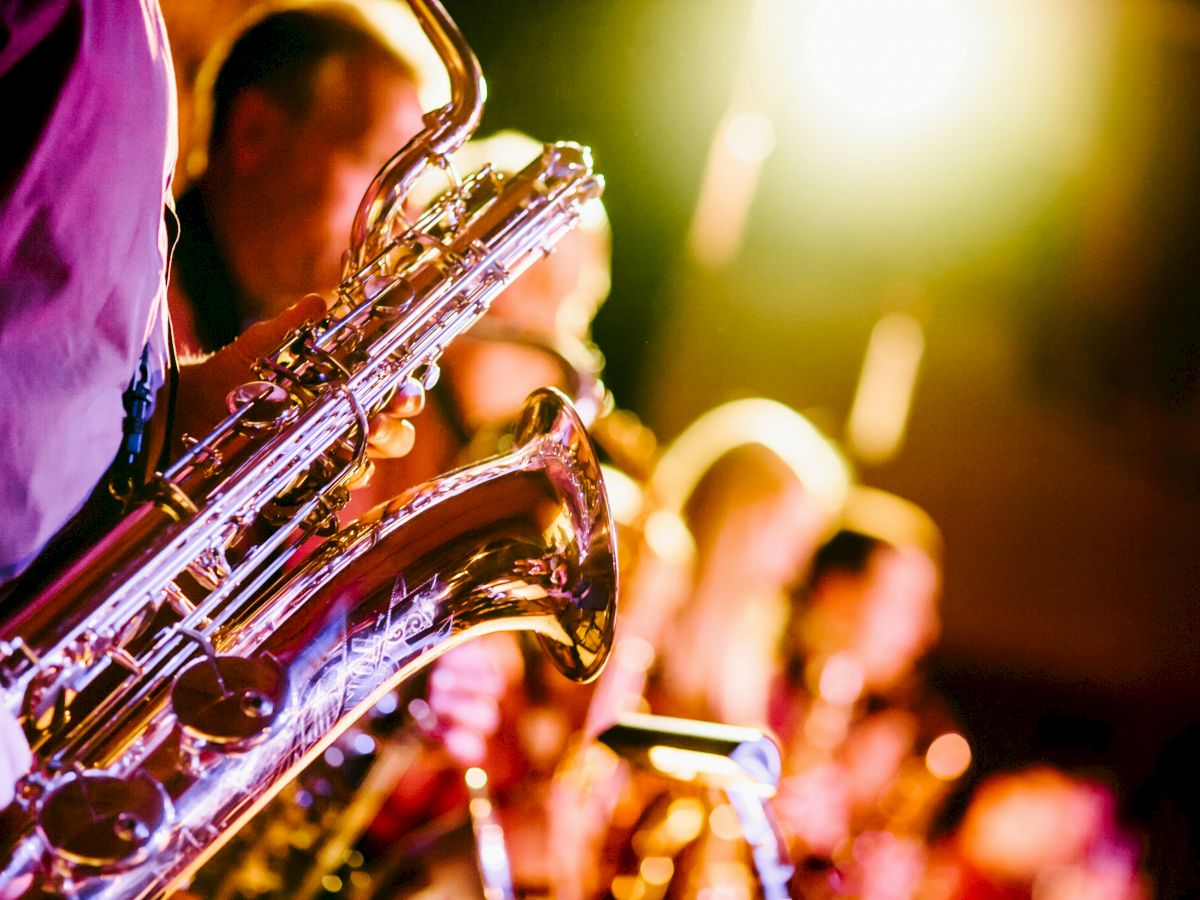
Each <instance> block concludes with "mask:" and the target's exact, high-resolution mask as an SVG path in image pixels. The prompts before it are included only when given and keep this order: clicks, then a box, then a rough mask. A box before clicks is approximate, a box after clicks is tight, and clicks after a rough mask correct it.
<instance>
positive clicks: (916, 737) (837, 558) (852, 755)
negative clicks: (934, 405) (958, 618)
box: [768, 487, 970, 900]
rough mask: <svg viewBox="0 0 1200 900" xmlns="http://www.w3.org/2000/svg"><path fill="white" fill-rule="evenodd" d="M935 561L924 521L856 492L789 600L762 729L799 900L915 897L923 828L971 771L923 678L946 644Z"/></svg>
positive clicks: (886, 499) (937, 552) (908, 507)
mask: <svg viewBox="0 0 1200 900" xmlns="http://www.w3.org/2000/svg"><path fill="white" fill-rule="evenodd" d="M941 553H942V541H941V535H940V533H939V531H938V529H937V526H936V525H935V524H934V523H933V521H932V520H931V519H930V518H929V516H928V515H926V514H925V513H924V511H923V510H921V509H919V508H918V507H916V506H915V505H913V504H911V503H909V502H908V501H905V500H903V499H901V498H899V497H896V496H894V495H892V494H888V493H886V492H883V491H878V490H875V489H872V488H865V487H857V488H855V489H853V490H852V491H851V494H850V498H849V500H848V502H847V504H846V510H845V515H844V517H843V520H842V523H841V528H840V530H839V531H838V532H837V534H835V535H834V536H833V538H832V539H830V540H829V541H828V542H827V543H826V544H825V545H823V546H822V547H821V548H820V550H819V551H818V552H817V554H816V557H815V559H814V561H813V565H812V569H811V571H810V572H809V574H808V577H807V579H806V580H805V581H804V582H803V583H802V584H801V586H800V587H799V589H798V590H797V591H796V592H795V594H794V596H793V599H792V605H791V608H790V616H789V622H788V624H787V627H786V628H785V630H784V638H783V641H782V643H781V654H782V657H783V665H782V667H781V668H780V670H779V672H778V674H777V677H776V679H775V681H774V683H773V684H772V689H771V699H770V713H769V716H768V721H769V723H770V725H771V727H772V729H773V730H774V732H775V733H776V734H777V735H778V736H779V738H780V740H781V741H782V743H783V747H784V778H783V781H782V783H781V785H780V791H779V794H778V796H777V797H776V798H775V801H774V802H775V807H776V809H777V810H778V812H779V814H780V818H781V821H782V823H783V825H784V829H785V833H786V835H787V837H788V839H789V845H790V847H791V849H792V853H793V856H794V857H795V858H796V859H797V860H798V861H799V862H801V863H802V865H801V871H800V875H799V876H798V880H799V881H800V882H801V883H802V890H803V892H804V893H805V895H806V896H807V895H813V896H823V895H826V894H829V895H835V896H837V895H842V896H858V897H864V898H877V900H883V898H912V897H918V896H920V895H921V894H920V886H921V883H922V880H923V873H924V870H925V846H924V845H925V839H926V835H927V831H928V828H929V826H930V824H931V820H932V818H933V817H934V815H935V814H936V812H937V810H938V807H939V805H940V802H941V800H942V799H943V797H944V796H945V794H946V791H947V789H948V786H949V784H950V783H952V782H953V781H954V780H955V779H956V778H958V777H959V776H960V775H961V774H962V773H963V771H965V769H966V767H967V765H968V764H969V761H970V749H969V746H968V745H967V744H966V741H965V740H964V739H963V738H962V737H961V735H959V734H957V733H956V732H955V731H954V730H953V728H954V722H953V719H952V717H951V716H950V715H949V713H948V712H947V710H946V709H945V708H944V707H943V706H942V704H941V703H939V702H938V701H937V699H936V698H934V697H932V696H931V695H930V692H929V691H928V689H927V688H926V686H925V685H924V683H923V681H922V680H921V678H920V677H919V673H918V670H917V666H918V664H919V662H920V661H921V659H922V658H923V657H924V655H925V654H926V653H927V652H928V651H929V650H930V649H932V647H933V646H934V644H935V643H936V640H937V636H938V633H939V630H940V626H939V615H938V606H937V601H938V594H939V587H940V563H941ZM935 748H936V749H935Z"/></svg>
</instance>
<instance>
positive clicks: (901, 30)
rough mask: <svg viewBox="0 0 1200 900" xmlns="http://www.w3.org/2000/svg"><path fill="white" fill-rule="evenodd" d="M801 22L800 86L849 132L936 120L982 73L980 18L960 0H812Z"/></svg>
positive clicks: (874, 133)
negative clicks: (980, 65) (898, 0)
mask: <svg viewBox="0 0 1200 900" xmlns="http://www.w3.org/2000/svg"><path fill="white" fill-rule="evenodd" d="M799 28H800V34H799V35H798V37H799V46H798V47H797V48H796V51H795V59H796V61H797V63H798V65H799V73H800V78H801V89H802V90H803V91H804V92H805V94H806V95H807V97H808V99H809V101H810V102H811V103H812V104H813V105H814V106H815V107H816V108H817V109H816V112H817V113H818V114H819V115H821V117H822V118H823V119H824V121H825V123H826V124H827V126H828V127H829V128H831V129H834V130H839V131H842V132H844V133H845V134H846V135H848V136H851V137H855V138H864V137H865V138H880V137H883V138H893V137H900V136H905V135H908V134H911V133H913V132H914V131H920V130H923V129H926V128H929V127H931V126H933V125H936V124H937V123H938V122H939V120H941V119H944V118H946V117H948V116H951V115H953V114H954V113H955V112H957V111H958V110H959V109H961V108H962V107H963V106H964V105H965V104H966V103H967V102H968V101H969V100H970V99H971V98H972V94H973V91H974V90H975V88H976V86H977V83H978V80H979V76H980V69H979V64H980V60H981V59H982V51H983V49H984V45H985V41H984V38H985V34H984V33H983V32H984V28H983V22H982V21H981V19H980V17H979V16H978V14H977V11H976V4H973V3H965V2H963V0H907V2H904V3H898V2H896V0H810V2H809V3H808V4H807V6H806V7H805V11H804V12H803V13H802V14H801V17H800V21H799Z"/></svg>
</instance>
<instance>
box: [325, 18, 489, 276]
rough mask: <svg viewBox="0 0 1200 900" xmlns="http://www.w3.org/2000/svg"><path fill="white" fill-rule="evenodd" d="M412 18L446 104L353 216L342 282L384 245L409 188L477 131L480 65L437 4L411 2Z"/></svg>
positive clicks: (397, 157)
mask: <svg viewBox="0 0 1200 900" xmlns="http://www.w3.org/2000/svg"><path fill="white" fill-rule="evenodd" d="M409 5H410V6H411V7H412V10H413V14H414V15H415V16H416V18H417V21H418V22H419V23H420V25H421V29H422V30H423V31H424V32H425V36H426V37H427V38H428V39H429V42H430V43H431V44H432V45H433V48H434V50H435V51H436V52H437V54H438V56H439V57H440V59H441V61H442V65H443V66H445V68H446V73H447V75H448V76H449V79H450V103H449V104H447V105H446V106H443V107H442V108H441V109H437V110H434V111H432V112H429V113H426V114H425V127H424V128H423V129H422V130H421V131H420V133H418V134H417V135H416V136H415V137H413V139H412V140H410V141H409V142H408V143H407V144H406V145H405V146H404V147H403V148H401V149H400V151H399V152H397V153H396V155H395V156H393V157H392V158H391V159H390V160H388V161H387V163H386V164H384V166H383V168H382V169H380V170H379V173H378V174H377V175H376V176H375V179H374V181H372V182H371V185H370V187H369V188H367V191H366V193H365V194H364V195H363V198H362V202H361V203H360V204H359V207H358V212H357V213H356V214H355V216H354V224H353V226H352V227H351V230H350V253H349V255H348V257H347V262H346V271H345V276H346V277H347V278H349V277H351V276H352V275H353V273H355V272H357V271H359V270H360V269H361V268H362V267H363V266H364V265H365V264H366V263H367V261H369V260H371V259H373V258H375V257H376V256H377V255H378V254H379V253H380V252H381V251H382V250H383V248H384V246H385V245H386V244H387V240H388V237H389V235H390V233H391V230H392V229H391V223H392V222H393V220H394V219H395V217H396V216H397V215H399V214H401V213H402V210H403V205H404V200H405V198H406V197H407V196H408V192H409V191H410V190H411V188H412V186H413V184H415V183H416V181H417V179H418V178H419V177H420V176H421V174H422V173H423V172H424V171H425V169H426V167H427V166H428V165H429V163H430V162H431V161H432V162H433V163H434V164H435V165H438V166H439V167H441V168H446V167H447V165H448V164H447V163H446V159H447V157H449V155H450V154H451V153H453V152H454V151H455V150H457V149H458V148H459V147H461V146H462V145H463V144H464V143H466V141H467V139H468V138H470V136H471V135H472V134H473V133H474V132H475V129H476V128H478V127H479V121H480V119H481V118H482V116H483V101H484V98H485V97H486V96H487V88H486V85H485V82H484V80H483V72H482V70H481V69H480V68H479V61H478V60H477V59H476V58H475V54H474V53H473V52H472V51H471V48H470V46H469V45H468V44H467V42H466V40H465V39H464V38H463V36H462V33H461V32H460V31H459V30H458V27H457V26H456V25H455V24H454V22H453V20H452V19H451V18H450V17H449V16H448V15H447V14H446V10H445V9H444V8H443V7H442V5H441V4H440V3H439V2H438V0H409Z"/></svg>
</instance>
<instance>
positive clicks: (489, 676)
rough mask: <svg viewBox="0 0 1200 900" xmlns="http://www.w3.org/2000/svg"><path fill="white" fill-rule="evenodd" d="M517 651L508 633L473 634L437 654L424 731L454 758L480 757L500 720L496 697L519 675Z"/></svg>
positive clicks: (465, 761) (474, 760)
mask: <svg viewBox="0 0 1200 900" xmlns="http://www.w3.org/2000/svg"><path fill="white" fill-rule="evenodd" d="M521 670H522V665H521V653H520V650H519V649H518V648H517V646H516V642H515V641H514V640H513V639H512V636H511V635H507V634H495V635H489V636H487V637H483V638H476V639H475V640H473V641H470V642H468V643H466V644H463V645H461V646H459V647H455V648H454V649H453V650H451V651H449V652H448V653H446V654H445V655H444V656H442V657H441V658H440V659H439V660H438V661H437V663H436V664H435V665H434V668H433V671H432V672H431V673H430V676H429V698H428V705H429V710H430V713H431V715H430V717H429V719H428V720H427V721H426V723H425V728H426V730H427V731H428V732H429V733H431V734H432V735H433V736H435V737H437V738H439V739H440V740H441V742H442V744H443V746H444V747H445V748H446V752H447V753H449V754H450V756H452V757H453V758H454V759H455V761H456V762H458V763H460V764H462V765H464V766H471V765H477V764H479V763H481V762H482V761H483V758H484V756H485V754H486V752H487V741H488V738H489V737H491V736H492V735H493V734H494V733H495V732H496V729H497V728H498V727H499V725H500V698H501V697H502V696H503V695H504V692H505V690H506V689H507V688H508V686H509V684H511V683H513V682H514V681H515V680H516V679H517V678H519V677H520V675H521Z"/></svg>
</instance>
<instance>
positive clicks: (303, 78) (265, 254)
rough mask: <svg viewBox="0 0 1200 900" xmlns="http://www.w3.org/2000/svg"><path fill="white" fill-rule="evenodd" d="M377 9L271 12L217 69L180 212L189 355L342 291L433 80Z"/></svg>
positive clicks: (183, 331) (331, 6)
mask: <svg viewBox="0 0 1200 900" xmlns="http://www.w3.org/2000/svg"><path fill="white" fill-rule="evenodd" d="M366 9H367V7H365V6H362V5H360V4H356V3H353V2H351V0H314V2H311V3H302V4H301V3H293V4H290V5H286V6H282V7H280V6H266V7H262V8H260V9H258V10H257V11H256V12H254V13H251V15H250V18H249V19H248V20H246V21H245V22H244V23H243V24H242V26H241V27H240V29H239V30H238V31H237V33H236V37H234V38H233V40H232V42H231V43H228V44H227V45H224V46H221V47H219V48H218V49H217V50H216V51H214V52H213V53H212V54H211V56H210V58H209V60H208V61H207V62H206V63H205V66H204V68H203V69H202V72H201V75H200V78H199V84H198V96H197V108H198V111H199V113H200V116H201V118H202V119H203V120H205V121H206V122H207V142H206V152H205V153H204V154H203V155H202V157H201V158H204V159H205V160H206V161H205V164H204V166H203V171H202V173H201V174H200V175H199V177H198V179H197V180H196V181H195V182H194V183H193V184H192V185H191V186H190V187H189V188H188V189H187V190H186V191H185V192H184V193H183V195H182V196H181V197H180V198H179V201H178V204H177V210H178V214H179V219H180V229H181V234H180V238H179V242H178V245H177V247H176V249H175V253H174V257H173V273H172V275H173V277H172V279H171V294H170V307H171V315H172V321H173V326H174V331H175V339H176V343H177V345H178V347H179V349H180V351H181V352H182V353H184V354H199V353H205V352H209V351H212V350H216V349H219V348H220V347H223V346H225V345H226V344H228V343H229V342H230V341H232V340H233V339H234V338H235V337H236V336H237V335H238V334H240V333H241V332H242V331H243V330H244V329H245V328H246V327H247V326H248V325H250V324H253V323H254V322H256V321H258V320H260V319H263V318H269V317H270V316H272V315H274V314H275V313H276V312H278V311H279V309H281V308H283V307H285V306H287V305H288V304H290V303H292V302H293V301H294V299H295V297H296V296H299V295H301V294H304V293H307V292H311V291H318V292H321V293H323V294H325V295H327V296H328V295H330V294H332V292H333V290H334V288H336V287H337V285H338V283H339V282H340V281H341V275H342V272H341V266H342V256H343V253H344V252H345V250H346V247H347V244H348V236H349V233H350V225H351V223H352V222H353V220H354V214H355V211H356V210H357V208H358V204H359V202H360V200H361V199H362V196H363V193H364V192H365V191H366V189H367V187H368V185H370V183H371V180H372V179H373V178H374V177H375V174H376V173H377V172H378V171H379V169H380V168H381V167H382V166H383V164H384V163H385V162H386V161H387V160H388V159H390V158H391V157H392V156H393V155H394V154H395V153H396V152H397V151H398V150H399V149H400V148H401V147H403V146H404V145H405V144H406V143H407V142H408V140H409V139H410V138H412V137H413V136H414V135H415V134H417V133H418V132H419V131H420V130H421V127H422V119H421V117H422V109H421V101H420V97H419V94H418V90H419V87H420V81H421V78H420V76H419V74H418V73H417V71H416V70H415V69H414V67H413V65H412V64H411V63H410V62H409V61H408V60H407V59H406V58H405V57H404V56H403V55H402V54H401V51H400V50H399V49H398V48H397V46H396V45H395V44H394V43H393V42H392V41H391V40H390V39H389V38H388V36H387V35H386V33H385V32H384V31H383V30H382V29H381V28H379V27H377V26H376V25H375V24H373V22H372V21H371V19H369V18H368V16H367V15H366V13H365V11H364V10H366ZM201 130H203V129H201Z"/></svg>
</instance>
